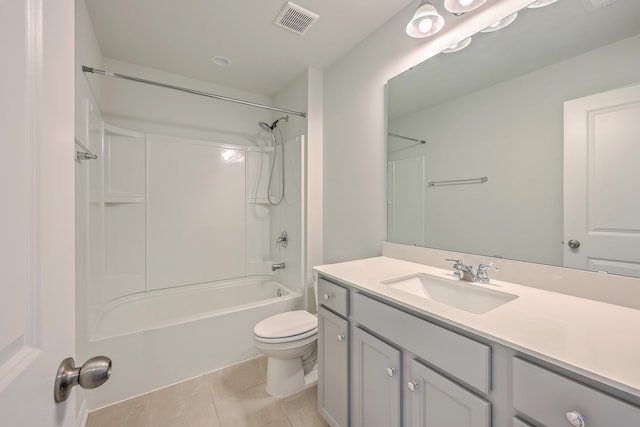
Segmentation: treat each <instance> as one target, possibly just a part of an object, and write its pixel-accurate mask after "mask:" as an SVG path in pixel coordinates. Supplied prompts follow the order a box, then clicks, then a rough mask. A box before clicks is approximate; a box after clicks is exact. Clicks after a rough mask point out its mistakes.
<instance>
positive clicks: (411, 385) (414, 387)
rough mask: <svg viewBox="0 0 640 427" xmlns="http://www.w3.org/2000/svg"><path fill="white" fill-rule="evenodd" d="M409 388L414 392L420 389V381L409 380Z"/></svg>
mask: <svg viewBox="0 0 640 427" xmlns="http://www.w3.org/2000/svg"><path fill="white" fill-rule="evenodd" d="M407 388H408V389H409V391H410V392H412V393H413V392H414V391H416V390H417V389H418V383H417V382H415V381H409V382H408V383H407Z"/></svg>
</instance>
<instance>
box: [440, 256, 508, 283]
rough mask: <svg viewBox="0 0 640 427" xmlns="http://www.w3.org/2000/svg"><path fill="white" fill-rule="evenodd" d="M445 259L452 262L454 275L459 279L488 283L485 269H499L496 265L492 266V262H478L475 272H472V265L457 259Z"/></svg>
mask: <svg viewBox="0 0 640 427" xmlns="http://www.w3.org/2000/svg"><path fill="white" fill-rule="evenodd" d="M447 261H449V262H452V263H453V270H454V271H453V275H454V277H457V278H458V279H460V280H466V281H467V282H475V283H489V274H488V273H487V270H493V271H499V270H500V269H499V268H498V267H494V266H493V263H490V264H480V265H479V266H478V271H477V273H476V274H473V266H472V265H466V264H465V263H463V262H462V260H459V259H447Z"/></svg>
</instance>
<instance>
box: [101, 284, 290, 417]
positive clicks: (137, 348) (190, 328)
mask: <svg viewBox="0 0 640 427" xmlns="http://www.w3.org/2000/svg"><path fill="white" fill-rule="evenodd" d="M301 307H302V297H301V295H300V293H299V292H296V291H293V290H291V289H289V288H287V287H286V286H284V285H282V284H281V283H278V282H277V281H275V280H274V279H273V278H272V277H269V276H257V277H248V278H245V279H234V280H229V281H221V282H216V283H209V284H201V285H193V286H188V287H184V288H182V289H181V288H172V289H168V290H162V291H156V292H150V293H147V294H143V295H133V296H129V297H123V298H120V299H118V300H115V301H112V302H111V303H109V304H108V305H107V306H106V307H105V309H104V311H103V312H102V314H101V316H100V317H99V318H98V320H97V322H96V325H95V327H94V329H93V331H92V332H91V333H90V337H89V341H90V342H91V349H92V351H93V352H94V353H95V354H105V355H109V357H110V358H111V360H112V362H113V375H112V377H111V379H110V380H109V381H108V382H107V383H105V385H104V386H102V388H101V389H100V392H99V393H95V394H92V396H91V401H92V402H91V407H92V408H100V407H103V406H107V405H109V404H112V403H114V402H118V401H122V400H125V399H128V398H131V397H134V396H137V395H140V394H144V393H148V392H150V391H153V390H156V389H159V388H162V387H166V386H168V385H171V384H174V383H176V382H180V381H184V380H185V379H189V378H193V377H196V376H199V375H202V374H205V373H207V372H210V371H214V370H216V369H220V368H223V367H225V366H228V365H232V364H234V363H237V362H238V361H241V360H247V359H250V358H252V357H256V356H258V355H259V354H260V353H259V352H258V351H257V350H256V349H255V346H254V344H253V327H254V326H255V324H256V323H258V322H259V321H260V320H262V319H264V318H266V317H268V316H271V315H273V314H277V313H281V312H283V311H289V310H295V309H299V308H301Z"/></svg>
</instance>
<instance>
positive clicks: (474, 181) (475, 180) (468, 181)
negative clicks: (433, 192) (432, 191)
mask: <svg viewBox="0 0 640 427" xmlns="http://www.w3.org/2000/svg"><path fill="white" fill-rule="evenodd" d="M487 181H489V178H487V177H486V176H483V177H482V178H470V179H454V180H453V181H429V183H428V185H429V187H435V186H438V185H460V184H482V183H484V182H487Z"/></svg>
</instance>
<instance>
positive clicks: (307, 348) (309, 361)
mask: <svg viewBox="0 0 640 427" xmlns="http://www.w3.org/2000/svg"><path fill="white" fill-rule="evenodd" d="M317 336H318V318H317V317H316V316H314V315H313V314H311V313H309V312H308V311H306V310H294V311H287V312H284V313H279V314H276V315H273V316H270V317H267V318H266V319H264V320H262V321H260V322H258V324H256V326H255V327H254V328H253V338H254V343H255V346H256V348H257V349H258V350H259V351H260V352H261V353H262V354H264V355H265V356H267V357H268V358H269V359H268V361H267V385H266V390H267V393H269V394H270V395H272V396H274V397H286V396H291V395H292V394H295V393H297V392H299V391H302V390H304V389H305V388H308V387H311V386H313V385H315V384H317V382H318V368H317V353H318V352H317Z"/></svg>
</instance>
